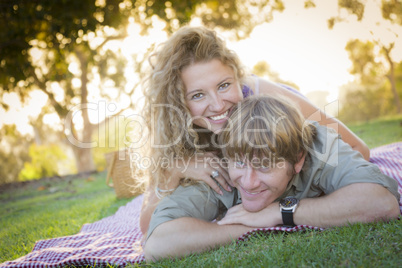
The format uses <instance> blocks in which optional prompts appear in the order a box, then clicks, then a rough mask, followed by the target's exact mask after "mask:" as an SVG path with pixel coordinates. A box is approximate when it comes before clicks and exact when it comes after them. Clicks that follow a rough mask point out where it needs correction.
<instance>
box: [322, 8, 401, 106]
mask: <svg viewBox="0 0 402 268" xmlns="http://www.w3.org/2000/svg"><path fill="white" fill-rule="evenodd" d="M338 6H339V8H340V10H342V9H343V10H346V11H348V13H349V14H352V15H355V16H356V18H357V20H358V21H362V20H363V17H364V11H365V2H364V1H362V0H338ZM381 13H382V17H383V18H384V19H386V20H389V21H390V22H392V23H394V24H397V25H399V26H402V1H399V0H381ZM340 14H341V13H339V14H338V16H336V17H333V18H330V19H329V20H328V27H329V28H330V29H332V28H333V27H334V26H335V24H336V23H339V22H342V21H344V20H346V19H347V18H346V17H345V16H341V15H340ZM372 34H373V32H372ZM373 35H374V34H373ZM395 36H396V37H397V36H398V34H397V33H395ZM373 38H374V43H375V44H376V45H377V46H379V47H380V48H381V52H382V57H383V59H385V61H386V62H387V63H388V72H387V73H386V74H384V75H385V77H386V78H387V79H388V80H389V82H390V88H391V91H392V94H393V96H394V101H395V106H396V110H397V113H401V112H402V107H401V101H400V97H399V94H398V89H397V87H396V85H397V81H396V78H395V62H394V60H393V59H392V55H391V52H392V50H393V49H394V45H395V43H394V42H391V43H389V44H384V43H382V42H381V40H379V39H378V38H376V37H373ZM373 48H374V46H373ZM365 51H367V49H366V50H365ZM372 62H373V63H374V59H372ZM356 64H357V62H354V65H356ZM357 65H358V64H357Z"/></svg>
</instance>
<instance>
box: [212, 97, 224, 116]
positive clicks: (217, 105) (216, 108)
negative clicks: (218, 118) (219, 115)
mask: <svg viewBox="0 0 402 268" xmlns="http://www.w3.org/2000/svg"><path fill="white" fill-rule="evenodd" d="M210 101H211V102H210V104H209V106H210V110H211V111H213V112H222V110H223V109H224V108H225V102H224V101H223V99H222V97H221V96H219V95H217V94H215V95H213V96H212V98H211V99H210Z"/></svg>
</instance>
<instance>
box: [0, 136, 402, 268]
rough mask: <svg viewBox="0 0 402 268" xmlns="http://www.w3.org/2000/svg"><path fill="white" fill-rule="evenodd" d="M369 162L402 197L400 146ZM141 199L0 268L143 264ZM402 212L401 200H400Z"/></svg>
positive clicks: (374, 155)
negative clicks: (393, 183) (394, 182)
mask: <svg viewBox="0 0 402 268" xmlns="http://www.w3.org/2000/svg"><path fill="white" fill-rule="evenodd" d="M371 156H372V157H371V160H370V161H371V162H373V163H375V164H377V165H378V166H379V167H380V169H381V171H382V172H383V173H385V174H387V175H388V176H390V177H393V178H395V179H396V180H397V181H398V184H399V193H401V195H402V142H399V143H394V144H390V145H385V146H382V147H378V148H375V149H373V150H372V151H371ZM142 200H143V196H142V195H141V196H138V197H136V198H134V199H133V200H132V201H130V202H129V203H128V204H126V205H125V206H122V207H120V208H119V209H118V211H117V212H116V213H115V214H114V215H113V216H110V217H107V218H104V219H102V220H100V221H97V222H95V223H92V224H85V225H84V226H83V227H82V229H81V231H80V232H79V233H78V234H76V235H72V236H65V237H59V238H54V239H48V240H41V241H38V242H37V243H36V245H35V247H34V249H33V250H32V252H31V253H29V254H27V255H26V256H23V257H21V258H19V259H16V260H13V261H8V262H4V263H2V264H0V267H35V268H36V267H38V268H39V267H43V268H45V267H47V268H52V267H63V266H87V265H91V266H95V265H96V266H107V265H115V266H120V267H125V266H127V265H128V264H130V263H141V262H143V261H144V255H143V249H142V246H141V239H142V233H141V231H140V228H139V215H140V210H141V205H142ZM400 208H401V212H402V200H400ZM306 229H314V230H318V229H320V228H318V227H314V226H306V225H299V226H295V227H293V228H287V227H272V228H258V229H254V230H253V231H250V232H247V233H245V234H243V235H242V236H241V237H239V238H238V240H239V241H244V240H247V239H248V238H249V237H250V236H251V235H252V234H253V233H255V232H261V231H262V232H282V231H285V232H298V231H303V230H306Z"/></svg>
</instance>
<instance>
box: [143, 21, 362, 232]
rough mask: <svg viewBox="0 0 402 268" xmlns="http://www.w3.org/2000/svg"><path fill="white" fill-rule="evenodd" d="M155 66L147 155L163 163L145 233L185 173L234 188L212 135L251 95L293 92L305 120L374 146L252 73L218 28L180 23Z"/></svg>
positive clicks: (357, 144)
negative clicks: (182, 25)
mask: <svg viewBox="0 0 402 268" xmlns="http://www.w3.org/2000/svg"><path fill="white" fill-rule="evenodd" d="M151 66H152V68H153V69H152V72H151V73H150V75H149V77H148V85H147V86H146V87H145V90H144V95H145V97H146V109H145V119H146V120H147V122H150V125H149V127H150V132H151V137H152V138H151V141H152V144H151V146H149V151H148V154H149V157H151V158H152V159H153V161H154V163H161V164H159V165H158V166H156V167H155V168H154V169H153V171H152V172H151V171H150V172H149V174H148V175H149V178H150V180H149V182H148V187H147V191H146V195H145V200H146V201H145V202H144V204H143V207H142V211H141V219H140V227H141V230H142V232H143V233H144V234H145V233H146V231H147V228H148V224H149V220H150V217H151V215H152V212H153V211H154V208H155V206H156V204H157V203H158V201H159V200H160V198H161V196H163V195H166V194H169V192H171V191H172V190H174V189H175V188H176V187H177V186H178V185H179V183H185V181H183V180H181V179H186V180H187V182H189V181H190V182H191V181H194V180H196V181H203V182H205V183H206V184H208V185H209V186H211V187H212V188H213V189H214V190H215V191H216V192H217V193H222V190H221V189H220V187H219V186H218V183H219V184H220V185H221V186H222V187H223V188H224V189H225V190H228V191H230V190H231V188H230V186H229V184H230V183H231V182H230V180H229V177H228V174H227V171H226V170H225V169H224V168H223V167H222V166H220V165H219V162H218V161H217V160H218V157H217V151H216V150H215V149H214V146H213V145H214V139H213V138H214V137H215V135H214V134H216V133H218V132H219V131H220V129H221V128H222V127H223V125H224V124H225V122H226V121H227V119H228V115H229V113H230V111H231V109H232V107H233V106H234V105H235V104H236V103H238V102H239V101H241V100H242V99H243V98H245V97H247V96H249V95H253V94H270V95H285V96H287V97H289V98H290V99H292V100H293V101H294V102H296V103H297V104H298V105H299V106H300V108H301V110H302V113H303V115H304V117H305V118H306V119H308V120H314V121H317V122H319V123H320V124H321V125H327V126H328V127H332V128H336V129H335V130H336V131H337V132H338V133H339V134H341V136H342V138H343V140H344V141H345V142H347V143H349V144H350V145H351V147H352V148H354V149H355V150H357V151H360V152H361V153H362V155H363V156H364V157H365V159H369V149H368V147H367V146H366V145H365V143H364V142H363V141H362V140H361V139H359V138H358V137H357V136H356V135H355V134H353V133H352V132H351V131H350V130H349V129H348V128H347V127H346V126H345V125H343V124H342V123H341V122H339V121H337V120H336V119H334V118H329V117H327V116H326V115H325V113H323V112H322V111H320V110H319V109H318V108H317V107H315V106H314V105H312V104H311V103H310V102H309V101H308V100H307V99H305V98H304V97H303V96H301V95H300V94H298V93H296V92H295V91H294V90H292V89H289V88H286V87H283V86H279V85H276V84H273V83H270V82H268V81H265V80H262V79H260V78H258V77H255V76H246V75H245V72H244V70H243V68H242V66H241V64H240V61H239V59H238V56H237V55H236V54H235V53H234V52H233V51H231V50H229V49H228V48H226V46H225V43H224V42H223V41H222V40H221V39H220V38H218V37H217V35H216V33H215V32H214V31H211V30H208V29H206V28H202V27H199V28H198V27H197V28H194V27H183V28H181V29H180V30H178V31H177V32H176V33H175V34H173V35H172V37H170V38H169V39H168V40H167V42H166V43H164V44H162V46H160V47H159V49H158V50H157V51H156V52H155V54H154V59H153V60H152V59H151ZM166 160H167V161H166ZM166 162H167V163H168V164H167V165H165V166H163V164H162V163H166ZM189 179H190V180H189ZM180 180H181V181H180Z"/></svg>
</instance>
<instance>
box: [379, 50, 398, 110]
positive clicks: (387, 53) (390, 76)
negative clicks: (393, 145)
mask: <svg viewBox="0 0 402 268" xmlns="http://www.w3.org/2000/svg"><path fill="white" fill-rule="evenodd" d="M393 47H394V43H392V44H391V45H390V46H389V48H386V47H383V50H384V52H385V57H386V58H387V61H388V64H389V66H390V68H389V74H388V75H387V78H388V80H389V82H390V83H391V90H392V94H393V95H394V99H395V105H396V110H397V112H398V114H400V113H401V111H402V109H401V101H400V100H399V94H398V91H397V90H396V83H395V68H394V62H393V61H392V59H391V55H390V54H391V50H392V49H393Z"/></svg>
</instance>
